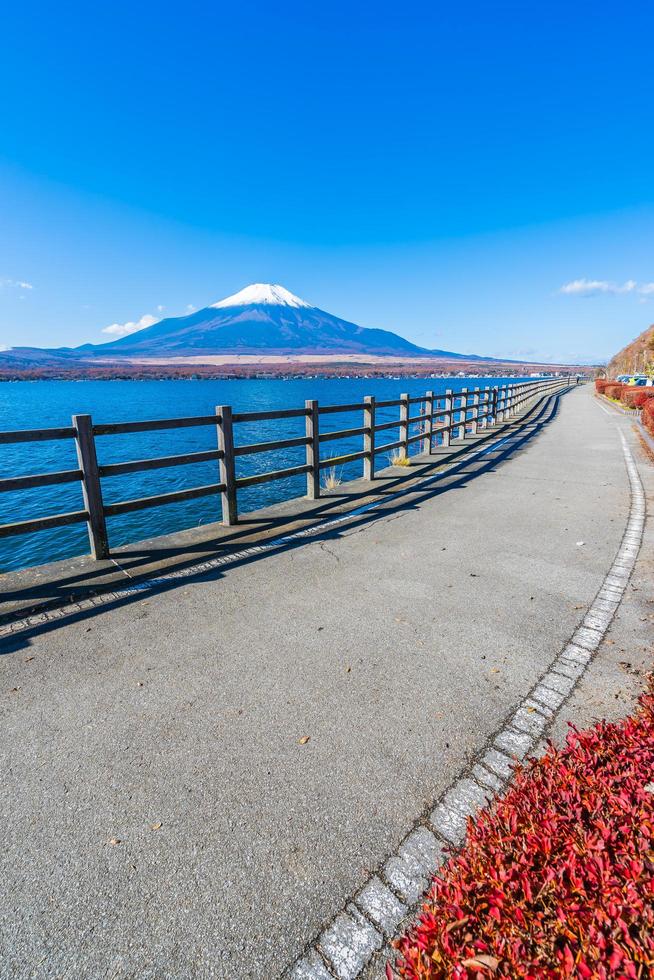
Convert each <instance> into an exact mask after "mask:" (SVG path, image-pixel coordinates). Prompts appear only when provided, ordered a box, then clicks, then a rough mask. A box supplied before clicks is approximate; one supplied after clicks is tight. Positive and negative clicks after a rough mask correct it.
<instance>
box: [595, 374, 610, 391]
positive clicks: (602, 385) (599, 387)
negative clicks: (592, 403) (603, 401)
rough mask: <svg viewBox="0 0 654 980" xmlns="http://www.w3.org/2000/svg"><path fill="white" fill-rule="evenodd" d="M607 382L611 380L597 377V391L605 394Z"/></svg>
mask: <svg viewBox="0 0 654 980" xmlns="http://www.w3.org/2000/svg"><path fill="white" fill-rule="evenodd" d="M607 384H609V382H608V381H607V379H606V378H595V391H597V392H599V394H600V395H603V394H604V389H605V388H606V386H607Z"/></svg>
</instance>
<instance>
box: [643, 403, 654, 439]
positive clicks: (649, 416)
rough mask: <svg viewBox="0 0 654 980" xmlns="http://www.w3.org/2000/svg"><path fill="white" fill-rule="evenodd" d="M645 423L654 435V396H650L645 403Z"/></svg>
mask: <svg viewBox="0 0 654 980" xmlns="http://www.w3.org/2000/svg"><path fill="white" fill-rule="evenodd" d="M642 419H643V425H644V426H645V428H646V429H647V431H648V432H649V433H650V434H651V435H653V436H654V398H648V399H647V400H646V401H645V402H644V404H643V415H642Z"/></svg>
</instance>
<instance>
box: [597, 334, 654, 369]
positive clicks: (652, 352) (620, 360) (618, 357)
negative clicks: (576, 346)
mask: <svg viewBox="0 0 654 980" xmlns="http://www.w3.org/2000/svg"><path fill="white" fill-rule="evenodd" d="M650 370H654V324H652V325H651V326H649V327H647V329H646V330H643V332H642V333H641V334H640V335H639V336H638V337H636V339H635V340H632V341H631V343H630V344H627V346H626V347H623V348H622V350H621V351H619V352H618V353H617V354H615V355H614V357H612V358H611V360H610V361H609V363H608V366H607V373H608V375H609V377H616V375H618V374H645V373H647V372H648V371H650Z"/></svg>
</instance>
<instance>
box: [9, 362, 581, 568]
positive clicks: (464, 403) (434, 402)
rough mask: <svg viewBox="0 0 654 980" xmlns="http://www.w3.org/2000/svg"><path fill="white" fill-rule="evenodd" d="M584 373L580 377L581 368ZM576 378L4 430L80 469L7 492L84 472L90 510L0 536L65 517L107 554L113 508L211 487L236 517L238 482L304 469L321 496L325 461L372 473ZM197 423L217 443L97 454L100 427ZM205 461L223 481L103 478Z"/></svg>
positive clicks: (82, 418)
mask: <svg viewBox="0 0 654 980" xmlns="http://www.w3.org/2000/svg"><path fill="white" fill-rule="evenodd" d="M578 381H579V378H577V382H578ZM571 383H573V382H572V378H571V376H567V377H559V378H543V379H536V380H529V381H523V382H517V383H515V384H503V385H496V386H492V387H491V386H487V387H485V388H482V389H480V388H474V389H469V388H463V389H461V391H457V392H454V391H452V390H450V389H448V390H447V391H445V393H444V394H441V395H435V394H434V392H432V391H427V392H425V394H424V395H418V396H409V395H408V394H403V395H400V397H399V398H396V399H380V400H376V399H375V398H374V396H372V395H369V396H366V397H365V398H364V400H363V401H362V402H356V403H354V404H349V405H319V404H318V402H317V401H315V400H309V401H307V402H305V405H304V408H290V409H281V410H277V411H268V412H266V411H263V412H232V409H231V407H230V406H229V405H219V406H217V408H216V410H215V413H214V414H213V415H201V416H196V417H189V418H178V419H152V420H145V421H136V422H112V423H105V424H94V423H93V421H92V419H91V416H90V415H74V416H73V419H72V425H71V426H68V427H59V428H50V429H27V430H23V431H21V430H18V431H13V432H0V446H2V445H8V444H15V443H22V442H23V443H31V442H44V441H47V440H68V439H73V440H74V441H75V448H76V452H77V461H78V468H77V469H69V470H62V471H59V472H52V473H40V474H34V475H28V476H14V477H3V478H2V479H0V492H6V491H17V490H26V489H34V488H38V487H45V486H53V485H56V484H64V483H74V482H79V483H80V485H81V489H82V495H83V501H84V509H83V510H78V511H71V512H69V513H64V514H50V515H47V516H44V517H37V518H33V519H30V520H22V521H16V522H13V523H9V524H0V538H4V537H9V536H11V535H17V534H31V533H33V532H35V531H42V530H47V529H49V528H56V527H63V526H65V525H68V524H77V523H86V526H87V529H88V535H89V542H90V548H91V555H92V556H93V557H94V558H96V559H100V558H107V557H108V556H109V539H108V534H107V523H106V519H107V517H112V516H115V515H118V514H125V513H129V512H131V511H136V510H142V509H144V508H148V507H160V506H162V505H164V504H168V503H176V502H178V501H183V500H193V499H196V498H199V497H205V496H211V495H216V496H218V495H219V496H220V497H221V510H222V522H223V524H227V525H233V524H236V523H237V521H238V490H239V489H241V488H245V487H251V486H256V485H259V484H262V483H268V482H270V481H273V480H284V479H287V478H288V477H292V476H298V475H301V474H304V475H306V495H307V497H308V498H309V499H311V500H317V499H318V498H319V497H320V494H321V471H323V470H325V469H330V468H332V469H333V468H334V467H337V466H341V465H343V464H345V463H349V462H353V461H357V460H363V477H364V479H365V480H374V478H375V462H376V457H377V456H379V455H381V454H388V453H392V452H395V453H396V454H397V458H396V461H400V462H401V461H402V460H404V459H406V458H408V456H409V447H410V446H411V445H413V444H414V443H420V444H421V451H422V452H423V453H425V454H427V455H429V454H430V453H432V452H433V450H434V445H441V446H449V445H451V444H452V442H454V441H457V440H458V441H461V442H462V441H464V440H465V439H466V437H468V436H470V435H476V434H477V433H478V432H479V430H480V429H487V428H490V427H491V426H494V425H496V424H497V423H499V422H505V421H507V420H508V419H510V418H511V417H512V416H514V415H515V414H516V413H517V412H518V411H519V410H521V409H523V408H525V407H526V405H527V403H528V402H531V401H533V400H534V399H536V398H537V397H539V396H540V395H541V394H543V393H546V392H553V391H555V390H563V389H564V388H566V387H568V386H569V385H570V384H571ZM415 405H419V406H420V409H419V411H417V412H416V411H415V410H414V409H412V406H415ZM393 408H395V409H398V417H397V418H395V419H391V420H388V421H381V422H378V421H377V418H376V413H377V411H378V410H379V409H393ZM352 412H361V413H362V425H357V426H354V427H352V428H342V429H336V430H333V431H332V430H329V431H324V432H321V430H320V420H321V418H322V417H323V416H327V415H336V414H338V413H341V414H343V413H352ZM301 418H303V419H304V420H305V434H304V435H303V436H298V437H297V438H290V439H289V438H287V439H277V440H270V441H267V442H258V443H251V444H248V445H242V446H236V445H235V444H234V426H235V425H238V424H240V423H250V424H252V423H256V422H270V421H275V420H281V419H301ZM198 426H214V427H215V429H216V442H217V445H216V448H215V449H209V450H206V451H202V452H188V453H181V454H176V455H172V456H159V457H153V458H148V459H133V460H125V461H124V462H118V463H106V464H100V463H99V462H98V456H97V441H96V440H97V438H98V437H100V436H102V437H104V436H113V435H117V434H122V433H132V432H157V431H160V430H164V429H185V428H194V427H198ZM412 427H413V428H416V427H417V429H418V431H417V432H412V431H411V429H412ZM390 429H395V430H398V431H399V439H394V440H391V441H390V442H386V443H381V444H380V443H379V442H378V440H377V435H378V433H383V432H385V431H386V430H390ZM357 437H361V439H362V448H361V449H360V450H356V451H354V452H349V453H343V454H341V455H339V456H333V457H327V458H326V457H322V456H321V451H320V449H321V446H322V445H324V444H325V443H329V442H332V441H334V440H339V439H352V438H357ZM302 446H303V447H304V449H305V462H304V463H303V464H301V465H298V466H290V467H286V468H283V469H277V470H269V471H267V472H264V473H256V474H253V475H251V476H242V477H237V475H236V465H235V463H236V459H237V458H240V457H244V456H252V455H254V454H258V453H268V452H279V451H283V450H286V449H293V448H299V447H302ZM206 462H215V463H216V464H217V467H216V476H217V478H218V479H217V482H216V483H210V484H206V485H203V486H195V487H188V488H185V489H182V490H174V491H172V492H166V493H159V494H155V495H153V496H146V497H138V498H135V499H133V500H121V501H117V502H115V503H109V504H105V503H104V500H103V486H102V484H103V480H106V479H109V478H111V477H113V476H119V475H123V474H126V473H136V472H141V471H146V470H155V469H163V468H166V467H171V466H181V465H190V464H193V463H206Z"/></svg>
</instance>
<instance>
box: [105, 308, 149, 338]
mask: <svg viewBox="0 0 654 980" xmlns="http://www.w3.org/2000/svg"><path fill="white" fill-rule="evenodd" d="M159 319H160V318H159V317H158V316H152V314H151V313H144V315H143V316H142V317H141V319H140V320H128V321H127V323H112V324H110V325H109V326H108V327H103V328H102V333H108V334H111V336H112V337H127V335H128V334H130V333H136V332H137V331H138V330H145V328H146V327H151V326H152V324H153V323H159Z"/></svg>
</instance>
